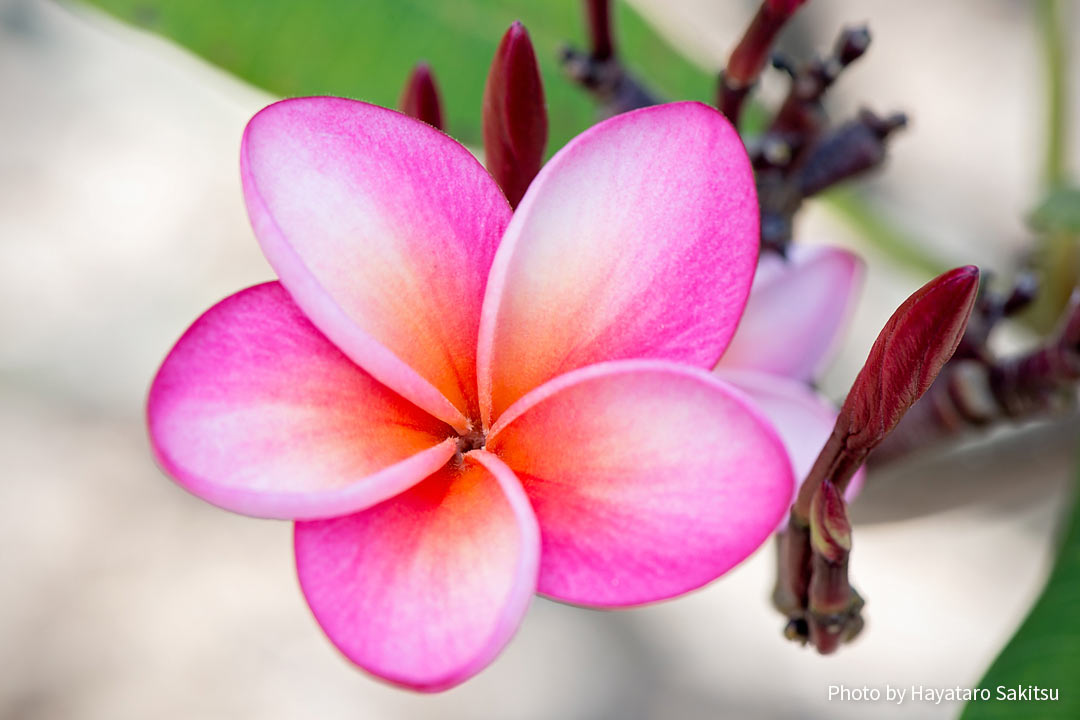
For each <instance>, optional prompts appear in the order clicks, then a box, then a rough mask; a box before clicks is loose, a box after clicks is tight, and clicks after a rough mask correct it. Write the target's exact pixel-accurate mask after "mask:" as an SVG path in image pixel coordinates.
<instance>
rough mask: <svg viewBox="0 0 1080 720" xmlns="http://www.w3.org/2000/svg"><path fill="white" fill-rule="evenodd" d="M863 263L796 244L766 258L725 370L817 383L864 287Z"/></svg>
mask: <svg viewBox="0 0 1080 720" xmlns="http://www.w3.org/2000/svg"><path fill="white" fill-rule="evenodd" d="M862 277H863V263H862V261H861V260H859V258H858V257H857V256H856V255H854V254H853V253H850V252H848V251H847V250H843V249H841V248H834V247H807V246H804V245H793V246H792V247H791V250H790V257H789V259H788V260H786V261H785V260H784V259H783V258H781V257H779V256H777V255H775V254H773V253H768V254H764V255H762V258H761V262H760V264H759V266H758V272H757V276H756V277H755V278H754V287H753V290H751V291H750V299H749V300H748V301H747V303H746V310H745V311H744V312H743V316H742V321H741V322H740V323H739V330H738V332H736V333H735V337H734V338H733V339H732V340H731V345H729V346H728V349H727V350H726V351H725V352H724V357H723V358H721V359H720V365H721V366H722V367H730V368H744V369H747V370H760V371H762V372H767V373H772V374H774V375H787V376H788V377H792V378H796V379H798V380H806V381H809V380H812V379H813V378H814V377H815V376H817V375H818V373H820V372H821V371H822V370H823V369H824V367H825V365H826V364H827V363H828V361H829V360H830V359H831V351H832V350H833V349H834V348H835V347H836V345H837V341H838V340H839V337H840V334H841V331H842V330H843V329H844V327H845V326H846V325H847V321H848V319H849V318H850V317H851V313H852V311H853V310H854V308H855V301H856V299H857V297H858V294H859V290H860V289H861V288H862Z"/></svg>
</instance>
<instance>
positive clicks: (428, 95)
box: [398, 62, 443, 130]
mask: <svg viewBox="0 0 1080 720" xmlns="http://www.w3.org/2000/svg"><path fill="white" fill-rule="evenodd" d="M398 107H399V108H401V112H403V113H405V114H406V115H411V116H413V117H414V118H416V119H417V120H423V121H424V122H426V123H427V124H428V125H431V126H432V127H435V128H438V129H439V130H442V129H443V115H442V103H441V102H440V101H439V89H438V87H436V85H435V77H434V76H433V75H432V74H431V68H430V67H428V64H427V63H425V62H421V63H417V64H416V67H414V68H413V71H412V73H411V74H410V75H409V79H408V80H407V81H406V82H405V88H404V89H403V90H402V91H401V99H400V100H398Z"/></svg>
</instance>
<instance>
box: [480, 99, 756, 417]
mask: <svg viewBox="0 0 1080 720" xmlns="http://www.w3.org/2000/svg"><path fill="white" fill-rule="evenodd" d="M757 253H758V208H757V201H756V197H755V194H754V177H753V173H752V172H751V168H750V163H749V160H748V159H747V156H746V150H745V149H744V148H743V145H742V141H741V140H740V139H739V136H738V134H737V133H736V132H735V130H734V129H733V128H732V127H731V125H730V123H728V121H727V120H726V119H725V118H724V116H723V115H721V114H720V113H719V112H717V111H716V110H713V109H712V108H709V107H706V106H705V105H702V104H700V103H672V104H670V105H658V106H654V107H649V108H644V109H641V110H636V111H633V112H628V113H624V114H622V115H618V116H616V117H614V118H611V119H610V120H607V121H605V122H602V123H600V124H599V125H596V126H595V127H593V128H592V129H590V130H588V131H586V132H585V133H583V134H582V135H580V136H578V137H577V138H576V139H574V140H572V141H571V142H570V143H569V144H568V145H567V146H566V147H564V148H563V149H562V150H560V151H559V152H558V153H557V154H556V155H555V157H553V158H552V159H551V161H550V162H548V164H547V165H545V166H544V168H543V169H542V170H541V171H540V174H539V175H537V176H536V179H535V180H533V182H532V185H530V186H529V190H528V192H526V194H525V197H524V199H523V200H522V201H521V205H520V206H518V209H517V212H516V213H515V214H514V218H513V220H512V221H511V222H510V226H509V227H508V228H507V230H506V235H505V236H504V238H503V242H502V244H501V245H500V247H499V251H498V252H497V254H496V257H495V262H494V264H493V266H492V269H491V278H490V280H489V281H488V286H487V294H486V296H485V298H484V310H483V317H482V319H481V321H480V346H479V351H478V363H479V365H478V370H477V373H478V376H479V377H478V379H479V382H480V407H481V412H482V413H483V419H484V423H485V426H490V424H491V423H492V422H494V420H495V419H496V418H498V416H499V415H500V414H501V413H502V412H503V411H504V410H505V409H506V408H507V407H509V406H510V404H511V403H513V402H514V401H515V400H517V399H518V398H520V397H521V396H522V395H524V394H525V393H526V392H528V391H529V390H532V389H533V388H535V387H537V386H539V385H540V384H541V383H543V382H546V381H547V380H550V379H551V378H553V377H555V376H556V375H558V374H560V373H563V372H567V371H570V370H573V369H574V368H578V367H582V366H585V365H589V364H592V363H596V362H602V361H608V360H619V359H625V358H662V359H666V360H678V361H683V362H687V363H691V364H694V365H699V366H701V367H703V368H707V369H708V368H711V367H712V366H713V365H714V364H715V363H716V360H717V359H718V358H719V357H720V354H721V353H722V352H723V350H724V348H725V347H726V346H727V343H728V340H729V339H730V338H731V335H732V333H734V332H735V325H736V323H737V322H738V319H739V314H740V313H741V312H742V308H743V305H744V303H745V302H746V296H747V293H748V292H749V290H750V282H751V279H752V277H753V273H754V265H755V263H756V262H757Z"/></svg>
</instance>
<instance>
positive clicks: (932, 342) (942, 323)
mask: <svg viewBox="0 0 1080 720" xmlns="http://www.w3.org/2000/svg"><path fill="white" fill-rule="evenodd" d="M978 288H979V269H978V268H977V267H975V266H973V265H968V266H966V267H961V268H956V269H955V270H950V271H949V272H947V273H945V274H943V275H940V276H938V277H937V278H935V279H933V280H931V281H930V282H929V283H927V284H926V285H924V286H923V287H922V288H920V289H919V290H917V291H916V292H915V294H914V295H912V296H911V297H909V298H908V299H907V300H905V301H904V303H903V304H902V305H901V306H900V307H899V308H897V310H896V312H895V313H893V315H892V317H891V318H889V322H888V323H886V324H885V327H884V328H883V329H882V330H881V333H880V334H879V335H878V337H877V340H876V341H874V346H873V347H872V348H871V349H870V355H869V356H868V357H867V358H866V363H865V364H864V365H863V369H862V370H861V371H860V372H859V375H858V377H856V378H855V383H854V384H853V385H852V386H851V392H849V393H848V396H847V400H846V401H845V402H844V406H843V408H841V410H840V416H839V417H838V418H837V420H836V431H837V432H836V434H837V435H840V436H841V437H842V438H843V439H844V446H845V448H846V449H847V450H848V451H849V452H851V451H862V452H869V451H870V450H871V449H872V448H874V447H875V446H876V445H877V444H878V443H880V442H881V441H882V440H883V439H884V438H885V436H886V435H887V434H888V433H889V432H890V431H891V430H892V429H893V428H894V427H896V424H897V423H898V422H900V418H902V417H903V416H904V413H906V412H907V411H908V408H910V407H911V406H912V405H913V404H914V403H915V401H916V400H918V399H919V398H920V397H922V394H923V393H924V392H926V390H927V389H928V388H929V387H930V384H931V383H933V382H934V378H936V377H937V375H938V373H939V372H940V371H941V368H942V367H943V366H944V365H945V363H946V362H948V360H949V358H951V357H952V354H953V352H954V351H955V350H956V346H957V345H958V344H959V342H960V338H961V337H962V336H963V334H964V328H966V327H967V322H968V318H969V317H970V316H971V309H972V307H974V305H975V294H976V291H977V290H978Z"/></svg>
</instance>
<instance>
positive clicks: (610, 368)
mask: <svg viewBox="0 0 1080 720" xmlns="http://www.w3.org/2000/svg"><path fill="white" fill-rule="evenodd" d="M488 449H489V450H491V451H492V452H494V453H497V454H498V455H499V457H500V458H502V460H503V461H504V462H506V464H507V465H509V466H510V467H511V468H513V470H514V472H515V473H516V474H517V476H518V477H519V478H521V481H522V483H523V484H524V486H525V492H526V493H528V495H529V499H530V500H531V501H532V504H533V508H534V509H535V511H536V515H537V518H538V519H539V521H540V529H541V547H542V552H541V561H540V582H539V589H540V591H541V592H543V593H546V594H548V595H550V596H552V597H554V598H556V599H559V600H565V601H568V602H573V603H580V604H584V605H597V606H609V607H610V606H625V605H635V604H639V603H645V602H651V601H654V600H661V599H663V598H667V597H671V596H674V595H678V594H680V593H684V592H687V591H688V590H693V589H694V588H697V587H700V586H701V585H704V584H705V583H707V582H710V581H711V580H713V579H715V578H716V577H718V576H720V575H722V574H723V573H724V572H726V571H727V570H729V569H730V568H732V567H733V566H734V565H736V564H737V563H739V562H740V561H742V560H743V559H744V558H745V557H746V556H748V555H749V554H750V553H751V552H753V551H754V550H755V549H756V548H757V547H758V546H759V545H760V544H761V543H762V542H763V541H764V540H765V539H766V538H768V537H769V535H770V533H772V531H773V530H774V529H775V528H776V525H777V523H778V522H779V521H780V518H781V517H782V516H783V515H784V513H785V512H786V511H787V509H788V507H789V506H790V502H791V493H792V489H793V487H792V486H793V480H792V477H791V468H790V465H789V463H788V460H787V456H786V454H785V453H784V449H783V446H782V445H781V443H780V440H779V438H778V437H777V436H776V434H775V432H774V431H773V430H772V428H771V427H770V426H769V424H768V423H767V422H766V421H765V420H764V419H763V418H762V417H761V416H760V415H759V414H758V412H757V411H756V410H754V409H753V408H752V406H751V405H750V403H749V401H746V400H744V399H743V397H742V396H741V394H740V393H739V392H738V391H736V390H733V389H731V388H730V387H729V386H728V385H726V384H725V383H723V382H720V381H719V380H717V379H716V378H715V377H713V376H712V375H710V374H709V373H708V372H706V371H702V370H697V369H695V368H691V367H688V366H685V365H680V364H676V363H668V362H662V361H655V360H654V361H649V360H644V361H641V360H628V361H616V362H610V363H602V364H599V365H593V366H590V367H586V368H582V369H579V370H575V371H573V372H570V373H567V374H566V375H562V376H560V377H558V378H556V379H555V380H553V381H551V382H549V383H547V384H545V385H542V386H541V387H539V388H537V389H536V390H534V391H533V392H531V393H529V394H528V395H526V396H525V397H523V398H522V399H521V400H519V401H518V402H517V403H515V404H514V406H513V407H511V408H510V409H509V410H507V411H506V413H504V414H503V416H502V418H500V419H499V422H498V423H497V424H496V426H495V427H494V428H492V432H491V434H490V435H489V437H488Z"/></svg>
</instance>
